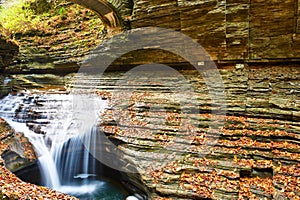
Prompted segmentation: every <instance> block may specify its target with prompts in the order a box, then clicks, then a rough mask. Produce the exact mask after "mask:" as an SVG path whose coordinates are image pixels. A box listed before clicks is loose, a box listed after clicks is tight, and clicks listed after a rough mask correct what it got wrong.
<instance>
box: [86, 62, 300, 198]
mask: <svg viewBox="0 0 300 200" xmlns="http://www.w3.org/2000/svg"><path fill="white" fill-rule="evenodd" d="M145 73H147V72H145ZM157 73H159V72H157ZM220 73H221V75H222V79H223V82H224V87H225V92H226V106H227V111H226V114H227V116H223V117H224V118H223V119H224V126H223V127H222V129H219V130H213V129H211V127H210V126H211V125H212V124H215V123H216V122H217V121H214V120H213V119H214V115H213V114H211V110H210V109H211V108H213V107H211V106H212V104H211V103H210V98H211V96H210V94H209V91H208V90H207V86H205V81H204V80H203V78H202V77H201V76H196V74H197V72H195V71H183V72H182V74H183V75H184V76H185V78H186V79H187V80H189V81H190V84H191V85H193V88H194V89H195V93H194V97H195V98H196V99H197V102H198V104H197V106H195V105H190V103H187V102H191V100H190V99H189V98H188V97H187V96H184V95H180V94H177V96H176V97H177V98H174V96H173V95H174V94H173V92H174V91H172V90H168V89H167V88H165V87H164V83H165V81H166V80H168V81H170V82H172V83H173V84H171V85H172V87H175V88H176V87H177V86H178V87H179V86H180V80H179V79H178V77H173V78H172V77H171V78H170V79H168V78H169V76H168V75H166V76H165V77H164V79H163V81H162V80H160V79H159V78H158V77H159V76H155V75H153V76H151V77H153V78H151V81H149V82H147V83H149V84H148V85H145V84H143V83H145V79H144V77H143V76H137V77H136V78H133V79H132V82H130V83H128V85H127V84H125V85H122V87H121V88H120V87H118V86H117V84H116V81H117V79H118V77H120V79H122V78H123V76H109V77H114V79H113V80H112V79H111V78H109V77H108V78H107V79H103V81H102V83H103V85H104V86H103V88H104V90H105V91H106V92H108V93H103V94H105V95H104V96H112V99H111V107H110V108H111V109H109V110H107V111H106V113H105V114H104V116H103V118H104V121H103V123H102V126H101V127H102V130H103V131H104V132H105V134H106V135H107V136H108V137H109V138H113V140H119V144H120V145H119V148H120V149H121V150H122V151H123V152H124V156H125V158H128V159H129V160H131V161H133V163H134V164H135V165H136V166H137V169H138V171H139V172H140V173H141V175H142V176H141V180H142V181H143V183H144V184H145V185H147V187H148V188H149V194H150V196H151V198H153V199H163V198H170V199H230V200H232V199H247V198H249V197H253V198H257V199H270V200H271V199H294V198H295V199H296V198H298V197H299V195H300V193H299V192H300V188H299V186H300V185H299V177H298V175H299V173H300V171H299V161H300V152H299V130H300V129H299V128H300V123H299V119H300V110H299V103H300V102H299V100H298V99H299V83H300V82H299V81H300V80H299V77H300V76H299V75H300V74H299V73H300V71H299V67H297V66H291V65H289V66H282V65H281V66H265V65H255V66H254V65H251V66H247V65H246V66H243V67H240V66H239V67H237V66H234V65H233V66H230V65H229V66H227V67H225V68H223V69H220ZM287 80H288V81H287ZM86 81H87V83H88V82H89V81H92V79H90V80H89V79H87V80H86ZM160 81H162V82H160ZM139 82H140V84H138V83H139ZM122 83H123V82H122ZM82 84H83V83H82ZM132 85H135V86H136V87H135V89H134V90H133V89H132V88H131V87H132ZM105 88H109V89H105ZM110 93H111V94H112V95H110ZM118 94H119V95H118ZM180 102H185V103H182V104H181V103H180ZM197 108H198V109H199V113H197V112H196V111H197ZM195 110H196V111H195ZM219 117H220V116H219ZM187 119H190V121H188V120H187Z"/></svg>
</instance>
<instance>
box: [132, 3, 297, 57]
mask: <svg viewBox="0 0 300 200" xmlns="http://www.w3.org/2000/svg"><path fill="white" fill-rule="evenodd" d="M298 5H299V2H298V0H297V1H294V0H286V1H283V0H281V1H280V0H279V1H275V0H271V1H260V0H253V1H249V0H238V1H233V0H227V1H224V0H223V1H222V0H206V1H204V0H192V1H190V0H189V1H188V0H163V1H143V0H136V1H135V2H134V10H133V21H132V27H133V28H138V27H145V26H158V27H164V28H171V29H174V30H178V31H182V32H183V33H184V34H186V35H188V36H190V37H192V38H193V39H195V40H196V41H197V42H199V43H200V44H201V45H202V46H203V47H204V48H205V49H206V50H207V51H208V52H209V54H210V55H211V56H212V57H213V59H214V60H218V61H225V62H228V61H237V60H240V61H246V62H247V61H252V62H253V61H280V60H293V61H295V60H298V58H299V56H300V46H299V45H300V40H299V6H298Z"/></svg>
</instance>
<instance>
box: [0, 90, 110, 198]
mask: <svg viewBox="0 0 300 200" xmlns="http://www.w3.org/2000/svg"><path fill="white" fill-rule="evenodd" d="M86 98H89V97H86ZM97 99H98V100H97V102H96V105H97V108H99V110H98V111H97V110H95V113H94V114H99V112H101V111H103V110H104V109H105V107H106V106H107V103H106V101H103V100H99V99H100V98H97ZM92 101H94V100H93V99H92ZM89 102H91V100H90V101H89ZM41 104H42V106H41ZM20 105H21V106H20ZM78 110H80V109H78V108H77V110H76V111H74V104H73V96H71V95H66V94H62V95H60V94H41V95H39V96H30V97H29V96H28V95H25V96H12V95H8V96H7V97H5V98H4V99H2V100H0V116H1V117H3V118H4V119H5V120H6V121H7V122H8V123H9V124H10V126H11V127H13V128H14V129H15V130H16V131H17V132H23V133H24V134H25V136H26V137H27V138H29V140H30V142H31V143H32V144H33V146H34V148H35V151H36V154H37V156H38V161H39V163H40V167H41V171H42V178H43V181H44V185H45V186H47V187H50V188H53V189H56V190H58V191H61V192H65V193H69V194H74V195H81V194H86V193H93V192H94V191H95V190H97V189H99V188H101V187H102V186H103V184H104V182H100V181H89V183H88V182H80V183H75V184H74V180H76V179H77V180H78V179H83V181H84V180H86V179H88V178H93V177H95V174H94V173H95V166H93V164H94V163H91V162H89V152H88V151H80V148H81V149H82V148H83V145H82V142H83V141H84V142H85V144H86V148H87V149H89V145H92V146H95V145H96V144H95V142H96V134H97V133H98V132H97V127H96V126H94V125H93V123H95V122H92V123H91V120H90V119H89V118H87V120H89V122H83V121H82V120H81V119H80V117H78V116H82V114H80V113H78ZM83 110H84V109H83ZM16 113H17V114H16ZM28 113H31V114H28ZM32 113H33V114H32ZM36 113H38V114H39V118H38V119H34V118H35V115H34V114H36ZM31 118H32V119H34V120H30V119H31ZM31 121H35V122H38V123H40V125H38V126H40V127H38V128H37V129H38V130H40V131H44V132H45V133H46V134H45V135H44V134H37V133H35V132H33V131H32V130H30V129H29V128H28V126H27V125H26V123H31ZM43 122H49V123H48V124H46V123H43ZM93 143H94V144H93ZM69 149H71V150H72V149H73V150H75V149H78V151H79V152H83V155H82V156H80V155H78V151H70V152H69ZM82 162H83V163H82Z"/></svg>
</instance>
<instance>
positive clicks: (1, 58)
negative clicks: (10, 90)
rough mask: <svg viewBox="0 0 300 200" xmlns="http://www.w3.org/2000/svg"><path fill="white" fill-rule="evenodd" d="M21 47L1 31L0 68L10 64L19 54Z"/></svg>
mask: <svg viewBox="0 0 300 200" xmlns="http://www.w3.org/2000/svg"><path fill="white" fill-rule="evenodd" d="M18 51H19V47H18V46H17V45H16V44H15V43H13V42H11V41H8V40H7V39H5V38H4V37H3V36H1V33H0V69H1V68H4V67H6V66H7V65H8V64H10V63H11V62H12V60H13V58H14V57H15V56H16V55H17V54H18Z"/></svg>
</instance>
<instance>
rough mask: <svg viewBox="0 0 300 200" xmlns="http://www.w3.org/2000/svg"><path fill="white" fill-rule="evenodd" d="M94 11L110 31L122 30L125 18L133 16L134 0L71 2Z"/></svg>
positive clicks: (73, 0)
mask: <svg viewBox="0 0 300 200" xmlns="http://www.w3.org/2000/svg"><path fill="white" fill-rule="evenodd" d="M70 1H71V2H73V3H76V4H79V5H82V6H84V7H86V8H88V9H90V10H93V11H94V12H95V13H96V14H97V15H98V16H99V17H100V19H101V20H102V22H103V23H104V25H105V26H106V27H108V28H109V29H114V30H122V29H123V26H124V23H123V22H124V20H123V19H124V18H126V16H129V15H131V13H132V9H133V0H125V1H124V0H110V1H106V0H70Z"/></svg>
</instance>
